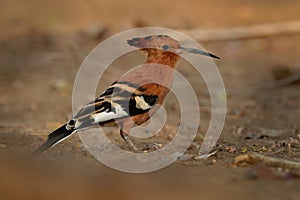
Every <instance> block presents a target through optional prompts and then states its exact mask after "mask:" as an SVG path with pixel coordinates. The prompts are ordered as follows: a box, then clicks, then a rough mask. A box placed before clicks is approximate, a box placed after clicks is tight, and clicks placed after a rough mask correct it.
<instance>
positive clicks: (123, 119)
mask: <svg viewBox="0 0 300 200" xmlns="http://www.w3.org/2000/svg"><path fill="white" fill-rule="evenodd" d="M127 44H128V45H131V46H134V47H137V48H139V49H141V50H143V51H146V52H147V53H148V57H147V60H146V64H145V65H143V66H141V67H139V68H137V69H135V70H133V71H132V72H130V73H128V74H126V75H125V76H123V77H121V78H120V79H119V80H117V81H116V82H114V83H112V85H111V86H110V87H108V89H107V90H105V91H104V92H103V93H102V94H101V95H100V97H98V98H97V99H95V100H94V101H93V102H90V103H89V104H87V105H85V106H84V107H82V109H81V110H80V111H79V112H78V113H77V114H76V115H75V116H74V117H73V118H72V119H71V120H70V121H69V122H68V123H66V124H64V125H63V126H61V127H60V128H58V129H57V130H55V131H53V132H52V133H51V134H50V135H49V136H48V139H47V141H46V142H45V143H44V144H42V145H41V146H40V147H39V148H38V149H37V150H36V151H35V152H36V153H37V152H43V151H45V150H46V149H48V148H50V147H51V146H53V145H55V144H57V143H59V142H61V141H62V140H64V139H65V138H67V137H68V136H70V135H71V134H73V133H75V132H76V131H78V130H80V129H83V128H88V127H93V126H95V125H100V126H104V125H116V124H118V125H119V127H120V134H121V136H122V138H123V139H124V140H125V141H126V142H127V143H128V145H130V146H131V147H132V148H133V149H134V150H137V148H136V147H135V145H134V144H133V143H132V142H131V140H130V138H129V132H130V129H131V128H132V127H133V126H135V125H141V124H143V123H144V122H146V121H147V120H148V119H149V118H150V117H151V116H152V115H153V114H154V113H155V112H156V111H157V109H158V108H159V106H160V105H161V104H162V103H163V101H164V99H165V97H166V95H167V94H168V92H169V88H170V87H171V85H172V83H173V76H174V73H173V69H174V67H175V65H176V63H177V61H178V60H179V55H178V54H180V53H184V52H187V53H195V54H202V55H205V56H210V57H213V58H219V57H217V56H215V55H213V54H210V53H207V52H205V51H202V50H198V49H192V48H185V47H182V46H180V44H179V43H178V42H177V41H176V40H174V39H173V38H171V37H170V36H167V35H155V36H147V37H142V38H133V39H131V40H128V41H127ZM162 65H163V66H168V67H162ZM149 80H150V82H149ZM152 80H157V81H155V82H151V81H152Z"/></svg>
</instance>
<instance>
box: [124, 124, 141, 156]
mask: <svg viewBox="0 0 300 200" xmlns="http://www.w3.org/2000/svg"><path fill="white" fill-rule="evenodd" d="M131 126H132V122H131V120H130V121H125V122H124V123H123V125H122V127H121V128H120V135H121V137H122V138H123V139H124V141H125V142H126V143H127V144H128V145H129V146H130V147H131V148H132V149H133V150H134V151H136V152H138V151H139V149H138V148H137V146H135V144H134V143H133V142H132V141H131V140H130V138H129V131H130V129H131Z"/></svg>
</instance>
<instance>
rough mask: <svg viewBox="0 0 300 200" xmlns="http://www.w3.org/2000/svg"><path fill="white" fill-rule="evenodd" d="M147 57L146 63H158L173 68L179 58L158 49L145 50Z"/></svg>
mask: <svg viewBox="0 0 300 200" xmlns="http://www.w3.org/2000/svg"><path fill="white" fill-rule="evenodd" d="M147 52H148V57H147V60H146V63H158V64H162V65H167V66H169V67H171V68H174V67H175V65H176V63H177V62H178V60H179V56H178V55H177V54H175V53H172V52H167V51H162V50H159V49H147Z"/></svg>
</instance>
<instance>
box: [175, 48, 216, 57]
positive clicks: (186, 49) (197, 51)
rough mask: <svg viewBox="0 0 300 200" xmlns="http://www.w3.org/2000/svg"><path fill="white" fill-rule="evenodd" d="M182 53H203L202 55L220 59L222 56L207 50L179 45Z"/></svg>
mask: <svg viewBox="0 0 300 200" xmlns="http://www.w3.org/2000/svg"><path fill="white" fill-rule="evenodd" d="M179 49H180V51H181V53H184V52H186V53H194V54H201V55H204V56H209V57H212V58H217V59H220V57H218V56H216V55H214V54H212V53H208V52H206V51H202V50H199V49H193V48H186V47H182V46H181V47H179Z"/></svg>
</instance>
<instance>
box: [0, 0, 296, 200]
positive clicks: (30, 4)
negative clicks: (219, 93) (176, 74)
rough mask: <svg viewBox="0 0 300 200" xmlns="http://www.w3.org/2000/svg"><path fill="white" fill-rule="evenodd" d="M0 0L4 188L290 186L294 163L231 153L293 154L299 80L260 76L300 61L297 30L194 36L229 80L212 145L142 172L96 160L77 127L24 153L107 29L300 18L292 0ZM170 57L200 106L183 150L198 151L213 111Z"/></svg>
mask: <svg viewBox="0 0 300 200" xmlns="http://www.w3.org/2000/svg"><path fill="white" fill-rule="evenodd" d="M3 3H4V4H3V7H2V8H1V9H3V10H2V11H1V12H0V29H1V30H3V31H1V34H0V36H1V38H0V71H1V73H0V83H1V87H0V92H1V96H0V105H1V106H0V119H1V122H0V155H1V164H0V174H1V179H2V180H1V182H0V197H1V199H20V198H23V199H41V198H43V199H53V198H56V197H61V198H63V199H68V198H70V199H71V198H72V199H92V198H105V199H115V198H123V199H133V198H134V199H135V198H136V199H138V198H139V199H141V198H143V199H153V198H168V199H182V198H186V199H221V198H222V199H267V198H268V199H298V198H299V186H300V183H299V176H300V172H299V171H294V170H290V169H285V168H270V167H266V166H265V165H263V164H258V165H247V166H246V167H240V166H236V165H234V159H235V158H236V157H237V156H239V155H243V154H245V153H247V152H250V151H255V152H260V153H262V154H264V155H270V156H273V157H277V158H283V159H287V160H292V161H298V162H300V157H299V156H300V145H298V144H299V120H300V116H299V111H300V110H299V109H300V106H299V102H300V96H299V89H300V85H299V84H297V83H295V84H291V85H287V86H284V87H275V88H265V87H260V88H259V89H258V88H257V86H262V85H264V86H265V85H267V84H268V83H270V82H272V81H274V78H275V77H278V74H279V75H284V74H285V73H286V71H288V73H297V72H298V71H299V69H300V67H299V53H300V47H299V45H298V44H299V43H298V42H300V35H285V36H276V37H269V38H258V39H249V40H243V41H223V42H209V43H208V42H207V43H203V44H202V45H203V46H204V47H205V48H206V49H207V50H209V51H211V52H214V53H215V54H217V55H219V56H221V57H222V59H221V60H220V61H216V64H217V66H218V68H219V70H220V72H221V74H222V76H223V79H224V82H225V86H226V89H227V92H228V94H227V101H228V113H227V117H226V124H225V127H224V131H223V133H222V136H221V138H220V140H219V141H218V146H217V147H216V148H215V149H216V150H218V152H217V153H216V155H214V156H212V157H210V158H208V159H205V160H197V161H195V160H187V161H177V162H176V163H174V164H172V165H171V166H169V167H167V168H165V169H162V170H160V171H157V172H154V173H149V174H125V173H121V172H117V171H115V170H112V169H109V168H107V167H106V166H104V165H102V164H100V163H99V162H98V161H97V160H95V159H94V158H93V157H92V156H91V155H90V154H89V153H88V152H87V151H86V150H85V149H84V147H83V145H82V143H81V141H80V139H79V137H78V136H77V135H74V136H72V137H71V138H69V139H68V140H66V141H64V142H62V143H61V144H59V145H57V146H55V147H54V148H52V149H51V150H49V151H47V152H46V153H45V154H43V155H42V156H40V157H38V158H32V157H31V155H30V153H31V152H32V151H33V150H34V149H35V148H36V147H37V146H38V145H39V144H41V143H42V142H43V141H44V140H45V139H46V136H47V134H48V133H49V132H50V131H51V130H53V129H55V128H56V127H58V126H59V125H60V124H62V123H64V122H65V121H66V120H68V118H69V117H70V116H71V113H72V110H71V103H72V102H71V101H72V99H71V96H72V87H73V82H74V79H75V76H76V72H77V70H78V68H79V66H80V62H81V61H82V60H83V58H84V57H85V56H86V55H87V54H88V52H89V51H90V50H91V49H92V48H93V47H94V46H95V45H97V44H98V43H99V42H100V41H101V40H103V39H105V38H106V37H108V36H109V35H111V34H112V33H115V32H117V31H120V30H125V29H127V28H131V27H137V26H148V25H149V26H164V27H169V28H178V29H180V28H191V27H205V28H219V27H234V26H237V25H251V24H257V23H270V22H279V21H280V22H282V21H292V20H297V19H299V18H300V14H299V9H300V3H299V2H298V1H296V0H294V1H293V0H289V1H284V2H283V1H264V2H261V1H251V2H250V1H238V0H231V1H219V0H218V1H214V2H211V1H206V0H203V1H188V2H186V1H173V3H172V4H171V5H170V4H168V3H166V2H161V1H156V0H154V1H147V2H142V1H129V2H126V3H125V1H120V2H115V1H96V0H90V1H88V2H85V1H80V0H78V1H76V3H74V2H73V1H72V2H71V1H68V0H66V1H64V2H63V3H61V2H60V1H56V0H55V1H51V2H49V1H39V2H35V1H23V0H19V1H4V2H3ZM157 13H159V14H157ZM95 24H97V25H98V24H100V25H101V26H103V27H105V29H106V30H107V31H106V32H105V33H104V34H102V35H101V36H99V37H95V35H93V34H91V33H90V32H89V31H88V30H90V27H91V25H95ZM86 32H88V33H86ZM143 59H144V56H143V55H142V54H140V53H139V52H134V53H132V54H129V55H126V56H124V57H122V58H121V59H120V60H118V61H116V62H115V63H113V64H112V66H111V67H110V70H109V71H108V72H107V73H106V75H105V76H104V79H103V80H101V81H102V82H101V84H100V86H99V90H101V89H103V88H105V87H106V86H107V85H108V84H109V83H111V82H112V81H113V80H114V79H115V77H116V76H117V75H119V74H122V73H123V72H124V71H126V70H128V69H130V66H134V65H136V64H141V63H142V62H143ZM120 66H122V68H120ZM177 69H178V70H179V71H180V72H181V73H182V74H184V75H185V77H187V79H188V80H189V81H190V82H191V84H192V85H193V87H194V88H195V91H196V93H197V96H198V100H199V103H200V109H201V111H202V112H201V117H202V119H201V124H200V128H199V137H197V138H196V139H195V141H194V143H193V145H192V146H191V147H190V148H189V150H188V153H195V152H197V151H198V150H199V145H201V143H202V137H201V134H203V133H205V131H206V129H207V124H208V121H209V119H210V103H209V95H208V93H207V89H206V87H205V85H204V84H203V80H202V79H201V77H199V76H197V75H195V73H194V71H193V70H192V68H191V67H190V66H189V65H188V64H187V63H185V62H184V61H181V62H180V63H179V64H178V66H177ZM166 108H167V110H169V112H172V116H178V114H179V110H178V109H176V102H173V100H172V98H168V99H167V102H166ZM170 121H172V119H171V120H170ZM174 129H175V126H174V125H173V124H172V123H169V124H168V127H167V128H166V130H165V131H164V132H167V134H168V136H169V135H170V134H171V135H172V132H174ZM270 130H273V132H271V133H270ZM111 131H112V134H111V135H110V137H111V138H112V139H114V140H115V142H116V143H117V144H119V145H120V146H122V147H124V148H126V145H125V144H124V143H123V141H122V140H121V139H120V137H119V135H118V131H117V130H116V129H112V130H111ZM274 132H275V133H279V134H278V135H274ZM167 140H168V137H167V136H166V135H160V136H159V137H156V138H155V141H158V142H160V143H164V142H167Z"/></svg>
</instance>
